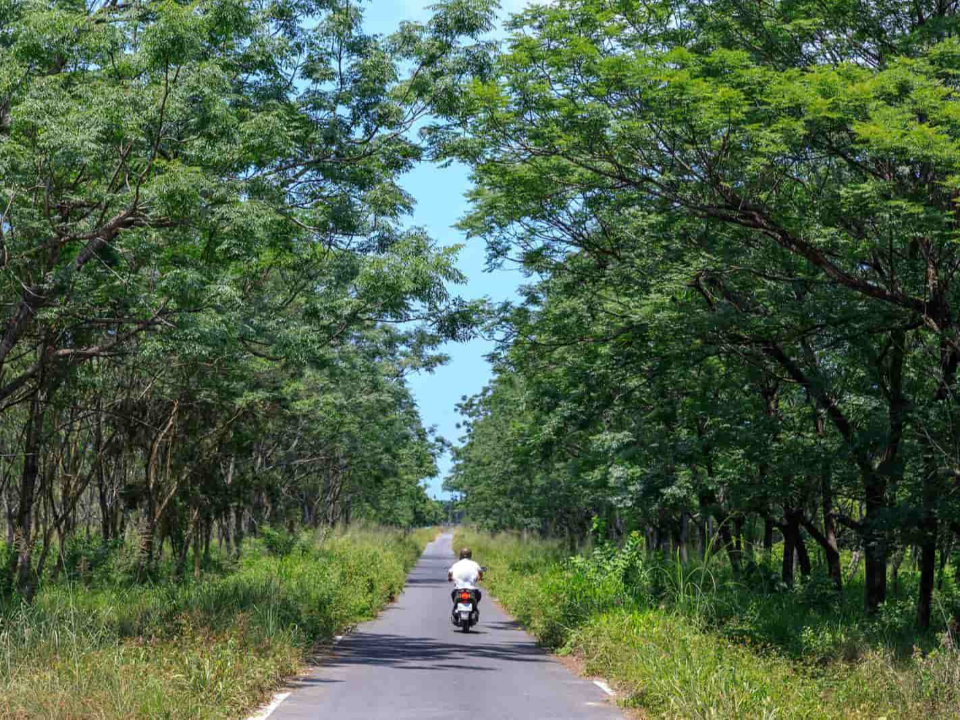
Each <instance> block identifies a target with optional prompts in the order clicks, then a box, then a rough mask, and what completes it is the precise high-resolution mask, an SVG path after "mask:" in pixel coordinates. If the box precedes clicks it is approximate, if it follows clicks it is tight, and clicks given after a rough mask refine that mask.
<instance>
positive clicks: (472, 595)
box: [453, 588, 480, 633]
mask: <svg viewBox="0 0 960 720" xmlns="http://www.w3.org/2000/svg"><path fill="white" fill-rule="evenodd" d="M454 592H455V593H456V595H455V598H456V602H457V606H456V607H455V608H454V611H453V624H454V625H456V626H457V627H458V628H460V629H461V630H462V631H463V632H465V633H467V632H470V628H471V627H473V626H474V625H476V624H477V623H478V622H480V611H479V610H478V609H477V602H478V600H477V591H476V590H470V589H468V588H461V589H459V590H454Z"/></svg>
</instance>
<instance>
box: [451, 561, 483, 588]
mask: <svg viewBox="0 0 960 720" xmlns="http://www.w3.org/2000/svg"><path fill="white" fill-rule="evenodd" d="M450 574H451V575H452V576H453V585H454V587H455V588H457V589H458V590H459V589H460V588H466V589H468V590H475V589H476V587H477V586H476V582H477V580H479V579H480V566H479V565H477V564H476V563H475V562H474V561H473V560H469V559H464V560H460V561H458V562H455V563H454V564H453V565H452V566H451V567H450Z"/></svg>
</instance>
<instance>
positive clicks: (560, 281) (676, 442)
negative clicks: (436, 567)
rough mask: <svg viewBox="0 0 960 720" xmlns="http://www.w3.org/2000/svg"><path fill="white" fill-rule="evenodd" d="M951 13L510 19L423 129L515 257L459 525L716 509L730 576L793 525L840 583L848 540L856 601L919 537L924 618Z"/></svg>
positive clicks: (939, 548)
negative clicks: (432, 131)
mask: <svg viewBox="0 0 960 720" xmlns="http://www.w3.org/2000/svg"><path fill="white" fill-rule="evenodd" d="M958 30H960V17H958V13H957V6H956V4H955V3H949V2H942V1H941V0H917V1H915V2H909V3H901V2H897V1H894V2H854V3H849V2H827V3H824V2H820V1H819V0H817V1H816V2H812V1H811V2H807V1H806V0H792V1H790V2H780V1H779V0H774V1H772V2H769V1H765V0H764V1H761V2H759V3H758V2H755V1H754V0H751V1H750V2H746V1H745V0H708V1H702V0H681V1H680V2H662V3H661V2H652V3H651V2H634V1H633V0H559V1H558V2H555V3H550V4H548V5H543V6H540V7H534V8H532V9H530V10H528V11H526V12H524V13H523V14H521V15H519V16H517V17H516V18H515V19H514V21H513V23H512V35H511V37H510V39H509V41H508V47H507V49H506V51H505V52H503V53H501V54H500V55H498V56H496V57H494V58H493V59H492V60H491V67H490V71H489V74H488V75H486V76H485V77H477V78H475V79H474V81H473V82H472V83H471V85H470V86H469V87H468V88H465V90H464V92H463V93H461V94H460V95H459V96H458V98H457V103H456V106H455V108H454V109H453V110H451V111H450V112H449V113H448V117H449V119H450V122H449V123H448V124H446V125H445V126H444V127H443V128H442V129H439V130H438V131H437V133H436V139H437V143H438V146H439V147H440V148H441V152H443V153H447V154H448V155H449V156H451V157H456V158H459V159H461V160H463V161H465V162H468V163H470V164H471V165H472V167H473V171H474V178H475V181H476V189H475V190H474V192H473V195H472V200H473V209H472V212H471V214H470V215H469V216H468V217H467V218H466V219H465V220H464V222H463V225H464V228H465V229H467V230H468V231H469V232H471V233H472V234H474V235H475V236H478V237H482V238H485V239H486V241H487V243H488V247H489V249H490V256H491V260H492V261H493V262H494V263H498V262H513V261H516V262H519V263H521V264H522V266H523V267H524V268H525V269H526V270H527V271H528V272H529V273H530V274H531V276H533V281H532V282H531V284H530V286H529V287H528V288H527V289H526V291H525V294H524V296H523V299H522V300H523V301H522V302H521V303H518V304H517V305H516V306H515V307H508V308H504V320H503V322H502V325H501V326H500V328H499V329H500V330H501V331H502V333H503V337H504V341H503V343H502V348H501V350H500V351H499V352H498V353H497V355H496V357H495V363H496V370H497V372H496V377H495V379H494V381H493V382H492V383H491V385H490V386H489V387H488V388H487V389H486V390H485V391H484V392H483V393H482V394H481V395H479V396H477V397H475V398H472V399H469V400H466V401H465V402H464V403H463V405H462V406H461V409H462V412H463V413H464V415H465V417H466V419H467V424H466V430H467V434H466V438H465V444H464V445H463V447H461V448H459V449H458V450H457V455H456V460H457V464H456V468H455V471H454V474H453V476H452V478H451V479H450V481H449V482H448V487H449V488H450V489H451V490H454V491H457V492H460V493H461V494H462V496H463V498H464V502H465V505H466V507H467V508H468V511H469V512H470V514H471V515H472V516H473V517H474V518H476V519H477V520H479V521H480V522H482V523H484V524H486V525H488V526H491V527H532V528H537V529H540V530H543V531H555V532H556V531H559V532H567V533H570V534H572V535H574V536H576V535H582V534H583V533H585V532H586V531H587V529H588V527H589V523H590V519H591V518H592V517H593V516H599V517H602V518H604V517H605V518H610V519H611V521H612V525H614V526H615V525H616V523H617V522H627V523H632V524H634V525H641V526H644V527H647V528H649V529H651V535H650V537H651V539H654V537H655V536H659V539H658V540H657V541H658V542H664V541H666V542H669V541H670V539H673V540H674V542H675V543H676V545H677V546H680V547H686V544H687V539H688V537H690V536H692V535H693V534H694V533H695V532H696V528H697V527H699V528H700V532H704V531H705V530H706V528H707V525H708V524H710V525H712V526H713V527H715V528H718V530H717V533H718V544H719V546H721V547H726V548H727V550H728V552H729V557H730V562H731V563H732V564H733V566H734V568H737V567H738V566H739V564H740V562H741V560H742V558H741V552H742V549H743V542H744V541H754V542H756V543H757V544H758V545H760V546H766V547H767V548H769V547H770V545H771V544H772V542H773V537H774V531H775V530H778V531H779V534H781V535H782V537H783V541H784V561H783V577H784V580H786V581H788V582H791V581H792V579H793V572H794V565H795V563H796V564H798V565H799V567H800V569H801V571H802V572H804V573H809V572H810V561H809V555H808V553H809V550H808V549H807V543H806V541H807V539H810V540H812V542H814V543H816V545H817V546H818V547H819V548H820V550H821V552H822V555H823V557H824V558H825V561H826V565H827V567H828V569H829V573H830V575H831V577H832V578H833V580H834V582H835V583H836V584H837V585H838V586H839V585H840V584H841V583H842V581H843V579H842V572H841V567H840V553H839V550H840V548H841V546H842V545H843V544H844V543H846V544H847V545H848V546H850V547H854V548H857V549H862V553H863V568H864V572H865V606H866V609H867V611H868V612H873V611H875V610H876V609H877V608H878V607H879V606H880V605H881V604H882V603H883V602H884V601H885V599H886V597H887V579H888V571H889V570H890V569H891V568H892V569H893V572H895V571H896V568H897V567H898V565H899V562H900V561H902V558H903V549H904V548H912V549H913V551H914V553H915V556H916V558H917V561H918V564H919V569H920V588H919V597H918V623H919V625H920V626H921V627H926V626H928V625H929V623H930V618H931V608H932V598H933V593H934V587H935V582H936V576H937V570H938V567H939V569H940V571H941V573H942V571H943V567H944V564H945V563H946V561H947V558H948V556H949V554H950V551H951V548H952V547H953V545H954V542H955V539H956V535H957V532H958V530H960V524H958V521H960V504H958V493H957V488H958V486H957V480H958V478H960V469H958V468H960V414H958V406H957V383H956V380H957V368H958V361H960V313H958V309H960V302H958V301H960V296H958V292H960V290H958V284H957V273H958V271H960V244H958V239H960V209H958V207H957V200H958V197H960V185H958V182H960V181H958V178H960V174H958V170H960V123H958V118H960V116H958V114H957V108H958V107H960V104H958V102H957V95H956V93H957V91H958V89H960V87H958V81H957V79H958V77H960V73H958V70H960V39H958ZM688 534H689V535H688ZM664 539H666V540H664ZM700 545H701V547H705V546H706V542H704V541H702V540H701V542H700ZM795 557H796V559H795Z"/></svg>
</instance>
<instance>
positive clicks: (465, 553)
mask: <svg viewBox="0 0 960 720" xmlns="http://www.w3.org/2000/svg"><path fill="white" fill-rule="evenodd" d="M472 557H473V553H472V552H470V548H466V547H465V548H460V559H461V560H469V559H470V558H472Z"/></svg>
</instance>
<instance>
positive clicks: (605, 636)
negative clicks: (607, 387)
mask: <svg viewBox="0 0 960 720" xmlns="http://www.w3.org/2000/svg"><path fill="white" fill-rule="evenodd" d="M455 544H456V545H461V544H467V545H469V546H470V547H471V548H472V549H473V551H474V558H475V559H476V560H477V561H478V562H480V563H481V564H482V565H485V566H487V568H488V572H487V575H486V577H485V580H484V585H485V586H486V587H488V588H489V589H490V591H491V592H492V593H493V594H494V595H496V597H497V598H498V600H499V601H500V602H501V603H502V604H503V606H504V607H505V608H506V609H508V610H509V611H510V612H511V613H512V614H514V616H515V617H517V619H518V620H519V621H520V622H521V623H522V624H523V625H524V626H525V627H526V628H527V629H528V630H529V631H530V632H532V633H533V634H534V635H535V636H536V637H537V638H538V640H539V641H540V642H541V644H543V645H545V646H546V647H549V648H551V649H553V650H555V651H557V652H558V653H559V654H561V655H563V656H568V657H571V658H574V659H575V660H576V661H577V665H578V666H579V667H580V668H582V670H583V672H584V673H586V674H588V675H591V676H599V677H603V678H605V679H607V681H608V682H609V683H610V684H611V685H613V686H614V687H615V688H616V690H617V691H618V695H619V696H620V698H621V702H622V704H623V705H624V706H625V707H628V708H634V709H636V710H638V711H639V713H640V714H641V716H642V717H645V718H704V719H707V718H712V719H718V718H723V719H724V720H726V719H728V718H743V719H744V720H746V719H750V720H754V719H757V718H760V719H765V720H766V719H769V720H772V719H773V718H791V719H793V718H818V719H820V718H822V719H824V720H826V719H827V718H831V719H833V718H863V719H868V718H869V719H870V720H878V719H880V718H886V719H889V720H893V718H924V719H926V720H933V719H940V718H943V719H946V718H956V717H960V652H958V650H957V649H956V645H955V640H956V638H955V635H954V633H953V632H952V631H951V629H950V618H952V617H953V610H954V605H956V602H957V592H956V589H955V588H954V586H953V583H952V578H951V577H949V576H948V577H946V578H945V579H944V587H943V590H942V591H941V592H939V593H938V598H940V600H939V604H938V618H937V623H936V627H934V628H933V629H931V630H930V631H928V632H923V633H920V632H917V631H916V630H915V629H914V617H915V610H914V597H915V589H916V587H915V586H916V578H915V577H914V576H913V573H912V571H910V570H901V572H900V577H899V578H898V583H897V585H898V586H897V588H896V591H892V592H891V597H890V599H889V600H888V602H887V603H886V605H885V606H884V608H883V610H882V611H881V613H880V614H879V615H878V616H877V617H874V618H870V619H867V618H865V617H864V615H863V611H862V578H857V577H853V578H851V580H850V581H849V582H848V583H847V586H846V587H845V589H844V591H843V592H842V593H838V592H837V591H836V590H835V589H834V588H833V586H832V585H831V584H830V583H829V581H828V580H827V579H826V578H825V577H821V572H823V571H822V570H821V569H819V568H815V571H814V573H813V576H812V577H811V578H810V579H809V580H806V581H801V582H798V583H797V585H796V586H795V587H793V588H787V587H785V586H783V585H782V584H781V583H779V577H778V574H777V573H776V572H775V567H776V564H775V563H776V557H774V558H773V559H772V560H771V562H770V563H769V564H764V563H763V562H758V563H757V566H756V570H755V572H754V574H753V575H752V576H750V577H743V576H741V577H740V578H733V576H732V574H731V573H730V570H729V567H728V566H727V565H726V563H725V562H724V561H722V560H721V559H720V558H718V557H715V558H708V559H707V562H706V563H700V562H689V563H679V562H673V563H671V562H664V561H663V560H662V558H660V557H659V556H657V557H654V558H648V557H647V556H646V554H645V553H644V552H643V551H642V549H639V548H635V549H634V550H630V549H629V548H628V549H626V550H619V549H617V548H615V547H607V548H597V549H592V550H590V551H589V552H587V553H586V554H585V555H583V556H580V557H578V558H573V559H571V558H569V557H567V555H568V553H566V552H565V551H564V550H563V549H562V548H561V546H560V545H558V544H556V543H550V542H544V541H539V540H530V539H527V540H524V539H521V538H520V537H518V536H516V535H498V536H490V535H485V534H481V533H478V532H474V531H470V530H467V531H462V532H460V533H459V534H458V536H457V538H456V539H455ZM904 564H906V563H904Z"/></svg>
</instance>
